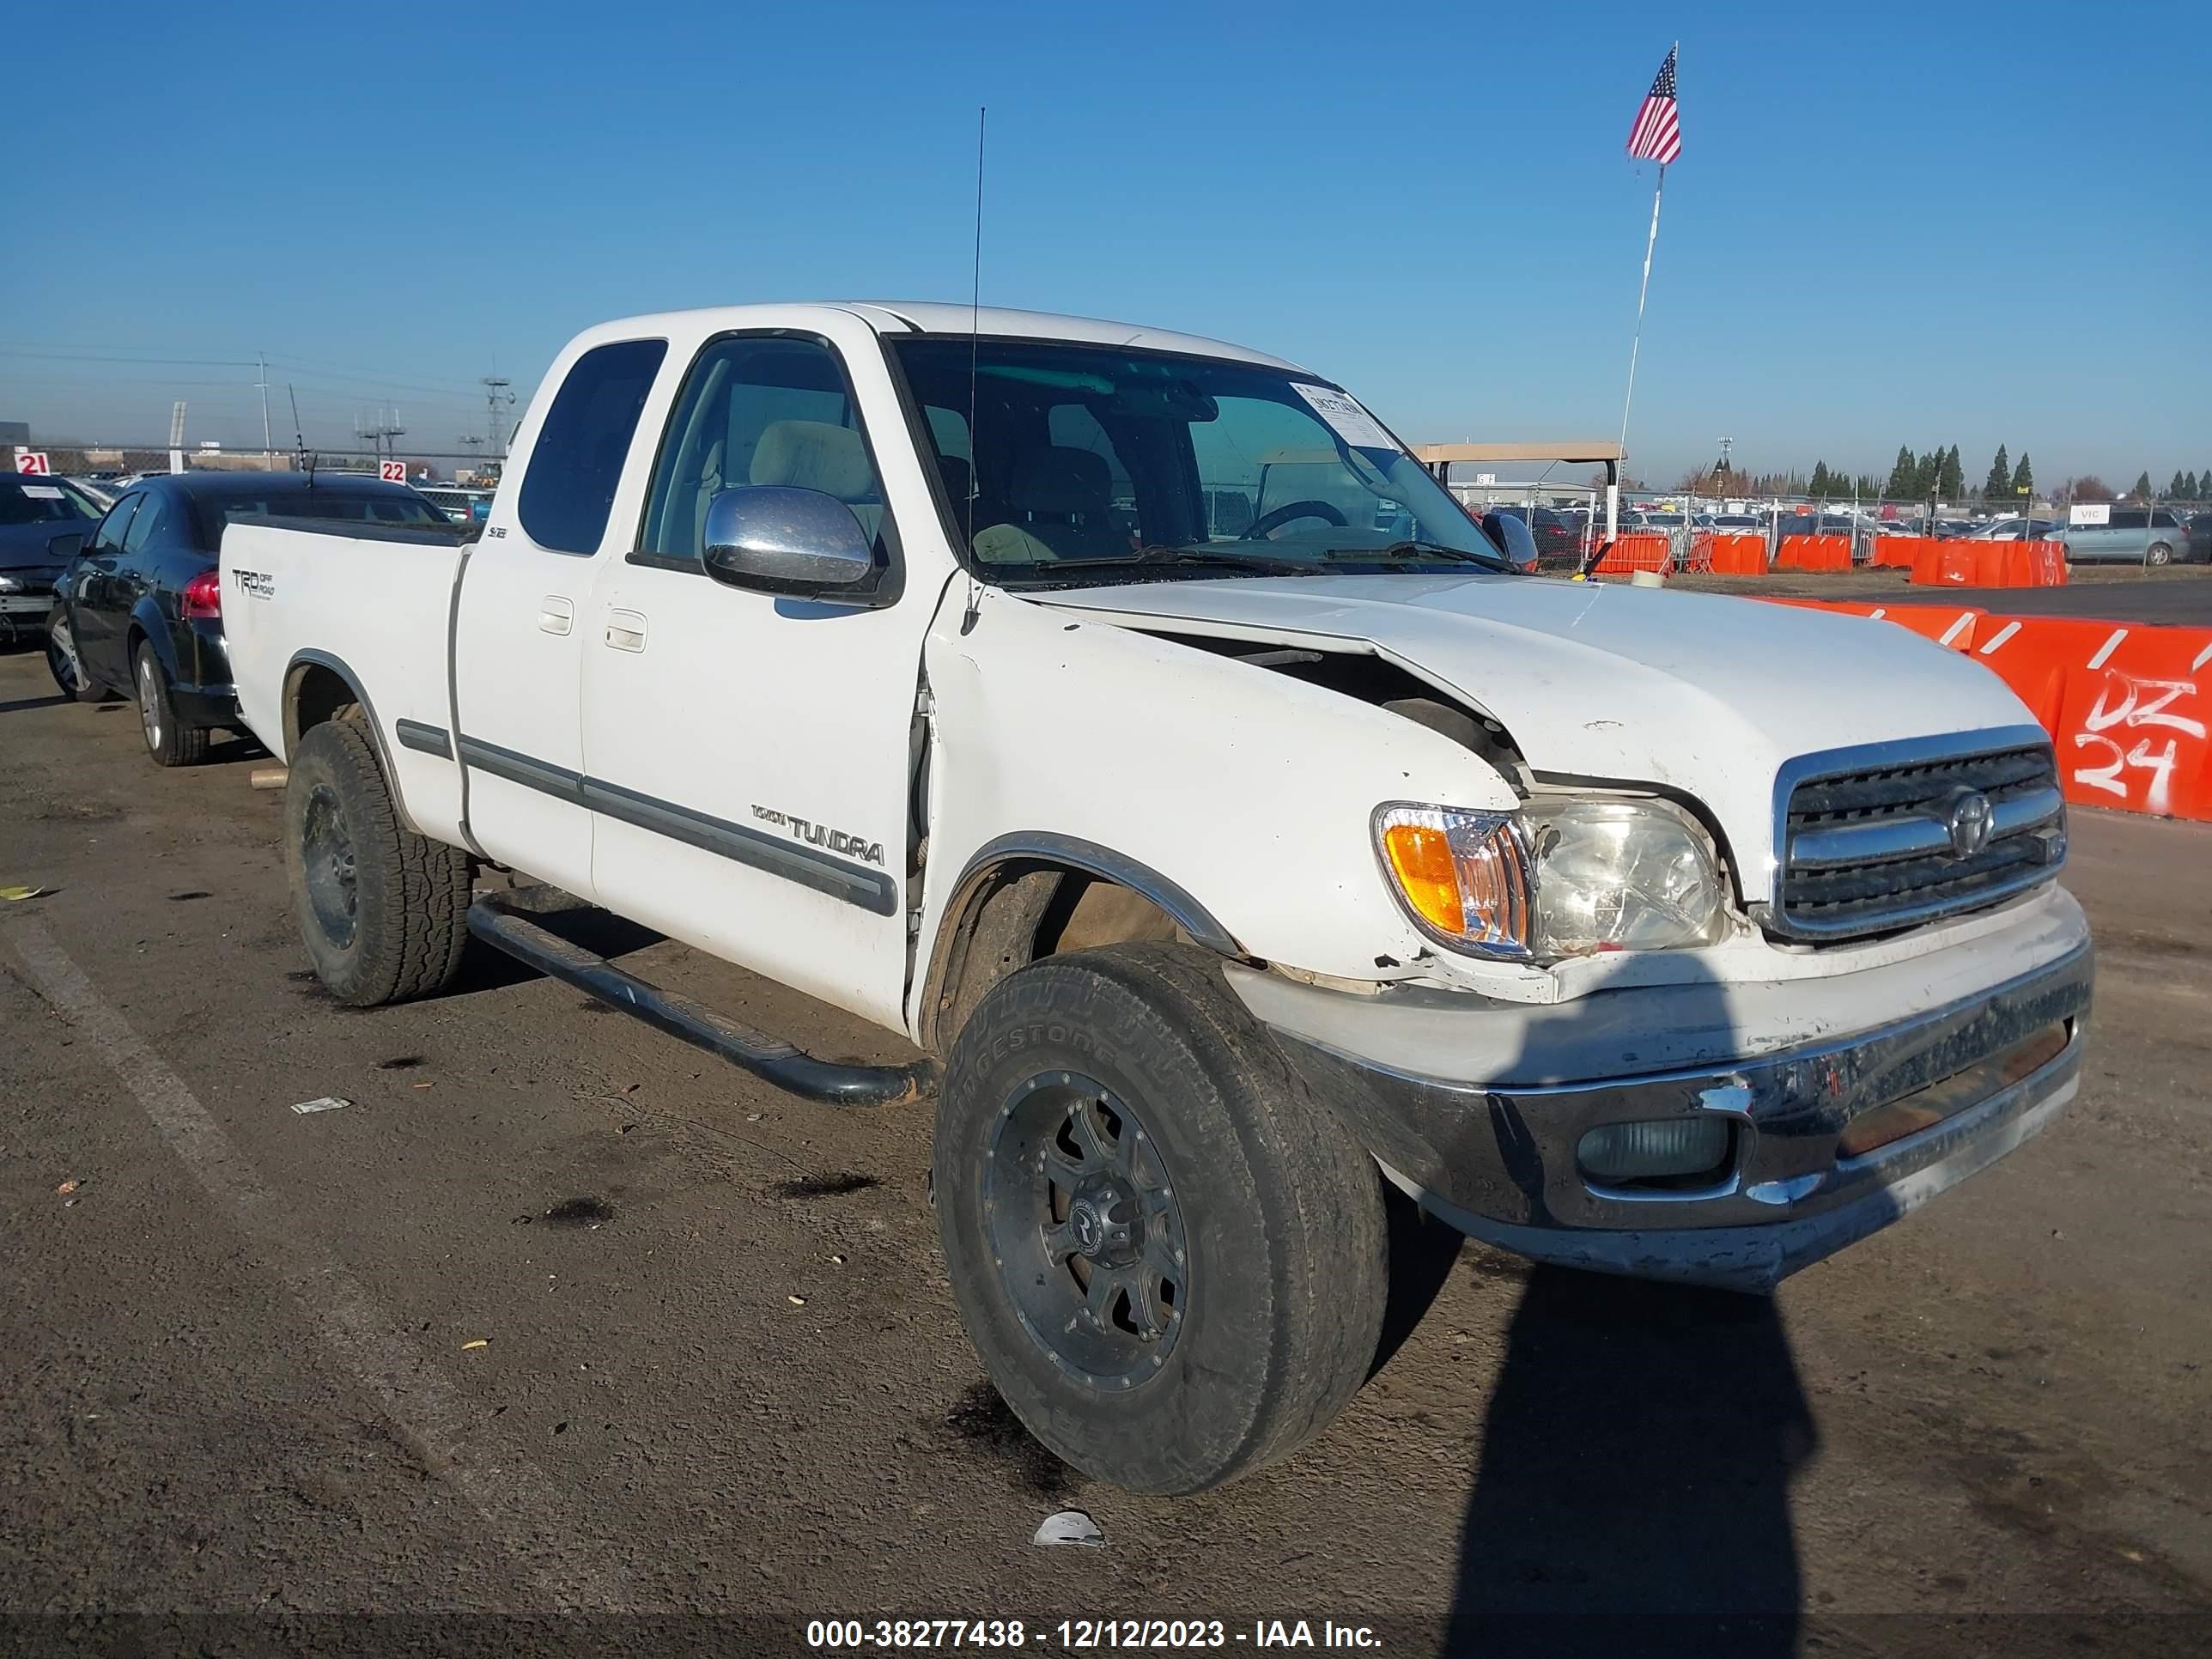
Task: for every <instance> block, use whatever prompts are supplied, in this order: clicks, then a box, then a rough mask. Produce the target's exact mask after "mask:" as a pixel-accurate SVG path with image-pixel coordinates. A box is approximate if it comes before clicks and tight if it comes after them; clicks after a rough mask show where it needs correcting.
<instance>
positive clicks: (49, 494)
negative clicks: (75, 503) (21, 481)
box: [23, 484, 62, 501]
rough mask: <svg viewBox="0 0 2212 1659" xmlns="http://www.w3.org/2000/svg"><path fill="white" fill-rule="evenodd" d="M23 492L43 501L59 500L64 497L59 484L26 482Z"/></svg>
mask: <svg viewBox="0 0 2212 1659" xmlns="http://www.w3.org/2000/svg"><path fill="white" fill-rule="evenodd" d="M23 493H24V494H25V495H31V496H35V497H36V498H37V499H39V500H40V501H59V500H61V498H62V490H61V486H60V485H59V484H25V485H24V486H23Z"/></svg>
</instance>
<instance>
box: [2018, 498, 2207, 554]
mask: <svg viewBox="0 0 2212 1659" xmlns="http://www.w3.org/2000/svg"><path fill="white" fill-rule="evenodd" d="M2051 539H2052V540H2054V541H2057V542H2060V543H2063V544H2064V546H2065V549H2066V562H2067V563H2069V564H2172V563H2173V562H2175V561H2176V560H2179V559H2186V558H2188V557H2189V556H2190V555H2191V546H2190V541H2189V537H2188V534H2187V532H2185V531H2184V530H2183V529H2182V527H2181V520H2180V519H2179V517H2177V516H2176V515H2175V514H2174V513H2173V511H2172V509H2171V508H2169V507H2114V508H2112V513H2111V516H2110V517H2109V518H2108V520H2106V522H2105V523H2103V524H2063V525H2059V526H2056V527H2055V528H2054V529H2053V530H2052V531H2051Z"/></svg>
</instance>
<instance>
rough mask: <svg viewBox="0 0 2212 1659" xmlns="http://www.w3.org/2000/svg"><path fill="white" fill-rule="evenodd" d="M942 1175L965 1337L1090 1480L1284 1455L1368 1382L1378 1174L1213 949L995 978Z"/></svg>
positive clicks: (971, 1044) (947, 1096)
mask: <svg viewBox="0 0 2212 1659" xmlns="http://www.w3.org/2000/svg"><path fill="white" fill-rule="evenodd" d="M933 1170H934V1179H935V1188H934V1190H935V1196H936V1201H937V1209H938V1225H939V1233H940V1236H941V1237H942V1240H943V1243H944V1246H945V1260H946V1263H947V1267H948V1270H949V1272H950V1274H951V1281H952V1286H953V1291H954V1294H955V1297H957V1301H958V1303H959V1305H960V1314H961V1318H962V1320H963V1322H964V1323H965V1325H966V1327H967V1329H968V1334H969V1338H970V1340H972V1341H973V1342H974V1343H975V1347H976V1350H977V1352H979V1353H980V1354H981V1357H982V1360H983V1364H984V1365H985V1367H986V1369H987V1370H988V1371H989V1373H990V1376H991V1380H992V1382H993V1383H994V1384H995V1385H996V1386H997V1388H998V1390H999V1393H1000V1395H1001V1396H1003V1397H1004V1399H1005V1400H1006V1403H1007V1404H1008V1406H1010V1407H1012V1409H1013V1411H1014V1413H1015V1414H1016V1415H1017V1416H1018V1417H1019V1418H1020V1419H1021V1420H1022V1421H1023V1422H1024V1424H1025V1425H1028V1427H1029V1429H1030V1432H1031V1433H1032V1434H1034V1435H1036V1437H1037V1438H1038V1439H1039V1440H1040V1441H1042V1442H1043V1443H1044V1444H1045V1445H1046V1446H1047V1447H1048V1448H1049V1449H1051V1450H1052V1451H1053V1452H1054V1453H1055V1454H1057V1455H1059V1456H1060V1457H1061V1458H1063V1459H1065V1460H1066V1462H1069V1463H1072V1464H1073V1465H1074V1466H1075V1467H1076V1468H1079V1469H1080V1470H1082V1471H1083V1472H1085V1474H1090V1475H1092V1476H1095V1477H1096V1478H1097V1479H1099V1480H1106V1481H1110V1482H1112V1483H1113V1484H1115V1485H1116V1486H1124V1487H1127V1488H1129V1489H1131V1490H1133V1491H1137V1492H1158V1493H1170V1494H1172V1493H1185V1492H1201V1491H1204V1490H1206V1488H1208V1487H1210V1486H1218V1485H1220V1484H1221V1483H1222V1482H1224V1481H1225V1480H1233V1479H1235V1478H1236V1477H1237V1476H1239V1475H1242V1474H1249V1472H1250V1471H1252V1470H1254V1469H1256V1468H1261V1466H1263V1465H1265V1464H1267V1463H1269V1462H1273V1461H1275V1460H1277V1459H1279V1458H1282V1457H1285V1456H1288V1455H1290V1454H1291V1452H1293V1451H1295V1450H1296V1449H1297V1448H1298V1447H1299V1446H1301V1445H1303V1444H1304V1443H1305V1442H1306V1441H1308V1440H1309V1439H1310V1438H1312V1437H1314V1436H1315V1435H1316V1434H1318V1433H1320V1432H1321V1431H1322V1429H1324V1428H1326V1427H1327V1426H1328V1424H1329V1423H1330V1422H1331V1421H1332V1420H1333V1419H1334V1418H1335V1417H1336V1415H1337V1413H1339V1412H1340V1411H1341V1410H1342V1409H1343V1408H1344V1407H1345V1405H1346V1402H1347V1401H1350V1400H1351V1398H1352V1395H1353V1394H1354V1393H1356V1392H1357V1391H1358V1388H1359V1385H1360V1383H1362V1382H1363V1381H1364V1379H1365V1377H1366V1376H1367V1372H1368V1370H1369V1368H1370V1365H1371V1364H1372V1362H1373V1360H1374V1358H1375V1353H1376V1342H1377V1340H1378V1336H1379V1334H1380V1331H1381V1326H1382V1317H1383V1304H1384V1302H1385V1300H1386V1297H1387V1292H1388V1287H1389V1271H1388V1269H1389V1263H1388V1247H1387V1243H1386V1237H1387V1233H1386V1227H1385V1220H1384V1215H1383V1200H1382V1194H1381V1191H1380V1177H1379V1176H1378V1175H1377V1173H1376V1169H1375V1166H1374V1164H1373V1163H1372V1162H1371V1161H1370V1159H1369V1158H1368V1156H1367V1153H1366V1152H1365V1151H1364V1148H1363V1147H1362V1146H1360V1145H1359V1143H1358V1141H1357V1140H1356V1139H1354V1138H1353V1137H1352V1133H1351V1132H1350V1130H1349V1129H1348V1128H1347V1127H1346V1125H1345V1123H1344V1121H1342V1119H1341V1118H1340V1117H1339V1116H1338V1115H1337V1114H1336V1113H1335V1112H1334V1111H1333V1110H1332V1109H1330V1108H1329V1107H1328V1105H1327V1104H1326V1103H1323V1102H1322V1101H1321V1100H1320V1099H1319V1098H1317V1097H1316V1096H1315V1095H1314V1094H1313V1093H1312V1092H1311V1091H1310V1090H1309V1089H1308V1088H1307V1087H1306V1085H1305V1084H1304V1080H1303V1079H1301V1078H1300V1077H1299V1075H1298V1074H1297V1073H1296V1072H1295V1071H1293V1070H1292V1069H1291V1066H1290V1065H1289V1064H1288V1062H1287V1061H1286V1060H1285V1058H1284V1057H1283V1055H1282V1054H1281V1052H1280V1051H1279V1049H1278V1048H1276V1047H1275V1043H1274V1040H1273V1038H1272V1037H1271V1036H1269V1035H1268V1033H1267V1030H1265V1029H1264V1028H1263V1027H1261V1025H1260V1024H1259V1023H1258V1022H1257V1021H1256V1020H1255V1019H1254V1018H1252V1017H1251V1016H1250V1014H1249V1013H1248V1012H1246V1010H1245V1009H1244V1006H1243V1004H1242V1003H1240V1002H1238V1001H1237V999H1236V997H1235V996H1234V995H1233V994H1231V992H1230V991H1229V989H1228V987H1226V986H1225V984H1224V983H1223V981H1222V978H1221V971H1220V967H1219V965H1218V962H1217V961H1216V960H1215V959H1214V958H1213V957H1210V956H1208V955H1207V954H1206V952H1204V951H1200V950H1197V949H1196V948H1194V947H1192V946H1188V945H1168V944H1142V945H1111V946H1108V947H1106V948H1104V949H1102V950H1097V951H1077V952H1074V953H1072V954H1070V955H1067V956H1063V957H1051V958H1048V960H1046V961H1043V962H1040V963H1034V964H1032V965H1030V967H1027V968H1024V969H1020V970H1019V971H1018V972H1016V973H1014V974H1012V975H1009V976H1008V977H1007V978H1006V979H1005V980H1003V981H1000V983H999V984H998V985H997V986H995V987H993V989H992V990H991V991H990V993H989V994H987V995H986V996H985V997H984V998H983V1000H982V1001H981V1003H980V1004H978V1005H977V1006H976V1009H975V1014H974V1015H973V1017H972V1018H970V1019H969V1021H968V1023H967V1024H966V1026H965V1027H964V1028H963V1030H962V1031H961V1033H960V1036H959V1039H958V1040H957V1042H956V1043H955V1044H954V1046H953V1049H952V1054H951V1060H950V1063H949V1065H948V1067H947V1072H946V1079H945V1088H944V1091H943V1094H942V1097H941V1098H940V1101H939V1109H938V1117H937V1135H936V1146H935V1153H934V1164H933Z"/></svg>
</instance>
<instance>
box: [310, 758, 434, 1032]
mask: <svg viewBox="0 0 2212 1659" xmlns="http://www.w3.org/2000/svg"><path fill="white" fill-rule="evenodd" d="M284 868H285V873H286V875H287V877H288V878H289V882H290V885H291V889H292V908H293V913H294V915H295V916H296V917H297V919H298V921H299V924H300V937H301V940H302V941H303V942H304V943H305V944H306V945H307V957H308V960H309V961H311V962H312V963H313V964H314V969H315V976H316V978H318V979H319V980H320V981H322V982H323V985H324V986H325V988H326V989H328V990H329V992H330V993H331V995H332V996H334V997H336V998H337V1000H339V1001H340V1002H342V1003H344V1004H346V1005H347V1006H350V1007H356V1008H367V1007H374V1006H378V1005H380V1004H382V1003H387V1002H405V1001H408V1000H411V999H413V998H416V997H425V996H430V995H432V994H435V993H437V992H439V991H442V990H444V989H446V988H447V987H448V986H450V985H452V983H453V980H454V978H455V976H456V975H458V974H459V972H460V967H461V957H462V953H463V951H464V950H465V947H466V945H467V944H468V937H469V927H468V910H469V894H470V887H471V881H470V867H469V858H468V854H465V853H464V852H463V851H461V849H460V848H457V847H448V846H447V845H446V844H445V843H444V842H436V841H432V840H430V839H429V838H428V836H418V835H416V833H415V832H414V831H413V830H411V829H408V828H407V827H406V825H405V824H404V823H403V822H402V821H401V819H400V817H399V813H398V809H397V808H396V807H395V806H394V805H392V792H391V790H390V788H389V787H386V783H385V781H384V772H383V769H382V768H380V766H379V765H378V764H377V761H376V750H375V749H374V747H373V746H372V745H371V744H370V743H369V740H368V732H366V731H365V730H364V729H363V728H362V726H361V725H360V724H359V723H358V722H357V721H353V720H326V721H325V722H324V723H323V724H322V725H320V726H313V727H311V728H310V729H309V731H308V732H307V735H306V736H305V737H303V738H301V739H300V741H299V743H298V744H296V745H295V748H294V750H293V751H292V757H291V767H290V775H289V777H288V778H287V779H286V781H285V785H284Z"/></svg>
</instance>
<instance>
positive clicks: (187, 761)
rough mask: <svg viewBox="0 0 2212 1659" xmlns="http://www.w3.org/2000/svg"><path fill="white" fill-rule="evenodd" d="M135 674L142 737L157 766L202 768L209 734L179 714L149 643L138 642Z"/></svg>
mask: <svg viewBox="0 0 2212 1659" xmlns="http://www.w3.org/2000/svg"><path fill="white" fill-rule="evenodd" d="M131 674H132V677H133V679H134V683H135V688H136V691H137V703H138V731H139V735H140V736H142V737H143V738H145V739H146V752H147V753H148V754H149V755H150V756H152V757H153V758H154V764H155V765H156V766H197V765H198V764H199V763H201V762H202V761H204V760H205V759H206V758H207V751H208V733H207V728H206V727H205V726H189V725H187V724H185V721H184V720H183V719H181V718H180V717H179V714H177V705H176V702H175V700H174V699H173V698H172V697H171V696H169V677H168V675H167V673H166V672H164V671H163V670H162V667H161V658H160V656H158V655H157V654H156V653H155V650H154V646H153V642H152V641H149V640H141V641H138V648H137V650H136V651H135V652H133V653H131Z"/></svg>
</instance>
